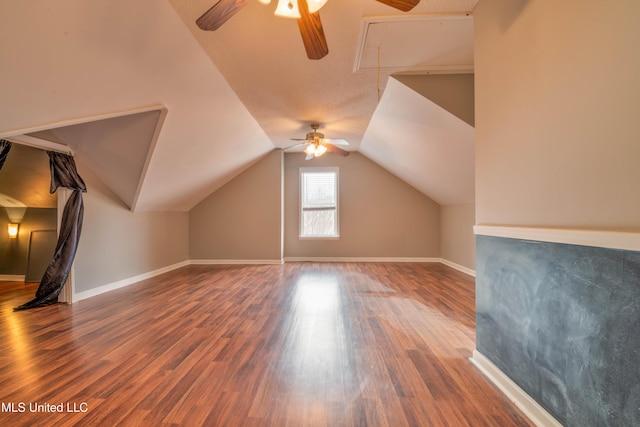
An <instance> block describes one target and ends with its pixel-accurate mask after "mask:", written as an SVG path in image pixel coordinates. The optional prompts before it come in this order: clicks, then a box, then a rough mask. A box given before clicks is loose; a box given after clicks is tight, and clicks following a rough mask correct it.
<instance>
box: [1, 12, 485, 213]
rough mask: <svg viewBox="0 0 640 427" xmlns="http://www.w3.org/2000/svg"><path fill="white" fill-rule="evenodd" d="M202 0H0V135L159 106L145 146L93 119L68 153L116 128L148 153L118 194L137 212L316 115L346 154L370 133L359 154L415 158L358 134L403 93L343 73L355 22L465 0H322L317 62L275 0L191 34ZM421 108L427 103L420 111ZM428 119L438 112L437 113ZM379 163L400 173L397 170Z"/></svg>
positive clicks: (376, 125) (82, 123)
mask: <svg viewBox="0 0 640 427" xmlns="http://www.w3.org/2000/svg"><path fill="white" fill-rule="evenodd" d="M214 1H215V0H168V1H165V0H94V1H91V2H87V1H85V0H58V1H56V2H51V1H48V0H30V1H28V2H1V3H0V52H1V53H2V55H0V85H1V86H0V92H1V93H2V98H3V102H2V103H0V137H12V136H16V135H21V134H32V133H34V132H41V131H46V130H50V129H54V128H61V127H70V126H76V125H77V126H78V127H77V128H74V129H75V131H74V132H70V133H69V134H75V135H76V136H77V135H80V134H84V133H86V132H87V130H88V127H91V128H92V129H94V130H95V128H96V127H95V126H94V125H91V124H90V123H91V122H100V123H102V124H104V123H105V122H103V121H104V120H106V119H112V118H116V117H120V116H122V117H125V116H128V115H130V114H132V113H135V112H139V111H149V110H150V109H151V108H152V107H153V108H157V106H160V107H161V108H165V109H166V111H167V114H166V117H165V119H164V121H163V123H162V127H161V129H160V132H159V135H157V141H156V143H155V145H153V144H152V145H149V144H150V141H149V140H148V138H146V137H145V138H138V137H134V136H133V135H134V134H135V132H125V134H124V135H123V134H121V133H119V131H120V125H121V123H120V124H117V125H113V126H111V128H109V127H108V126H107V127H102V125H99V126H98V128H100V129H101V131H100V132H99V135H97V136H95V138H93V140H92V141H83V142H82V144H81V145H82V150H80V149H79V150H78V151H79V152H80V151H84V152H85V153H89V152H92V151H93V150H95V151H96V152H100V151H101V150H102V151H103V152H104V150H107V149H108V148H109V147H108V145H109V143H108V141H109V140H110V137H108V135H118V137H122V138H123V140H126V141H127V142H126V144H125V143H123V145H124V146H127V144H132V145H131V149H132V150H133V151H134V152H135V153H137V154H136V156H137V158H138V160H140V158H141V157H140V156H141V154H140V153H148V154H149V157H148V159H146V161H145V162H143V163H144V164H143V165H142V166H141V169H140V171H139V173H140V174H139V175H138V176H139V177H140V178H139V180H138V183H137V185H139V187H138V188H135V189H134V188H132V187H133V185H134V184H131V183H129V184H128V187H127V188H122V189H121V190H120V194H121V198H123V199H126V200H127V201H128V202H127V204H131V205H132V207H133V208H134V209H135V210H138V211H154V210H156V211H166V210H180V211H187V210H189V209H191V208H192V207H193V206H194V205H195V204H197V203H198V202H199V201H200V200H202V199H203V198H204V197H206V196H207V195H208V194H210V193H211V192H213V191H215V190H216V189H217V188H219V187H220V186H222V185H224V183H226V182H228V181H229V180H230V179H231V178H233V177H234V176H236V175H237V174H238V173H240V172H241V171H242V170H244V169H245V168H246V167H248V166H249V165H251V164H252V163H253V162H255V161H256V160H258V159H259V158H261V156H263V155H264V154H266V153H267V152H269V151H270V150H272V149H273V148H274V147H285V146H289V145H290V144H291V141H290V138H293V137H303V136H304V134H305V133H306V132H307V131H308V130H309V129H308V125H309V123H310V122H319V123H321V124H322V125H323V128H322V132H323V133H324V134H325V135H326V136H327V137H328V138H345V139H348V140H349V141H350V143H351V146H350V147H349V149H350V150H358V149H360V144H361V142H362V141H363V137H364V136H365V134H369V135H370V137H371V138H370V139H369V141H370V146H369V147H368V148H365V147H363V148H365V150H364V151H363V152H364V153H365V154H366V155H368V156H369V157H370V158H372V159H376V158H379V157H380V153H381V152H382V151H380V150H382V147H383V146H387V147H389V146H392V147H393V149H394V150H404V151H406V153H418V152H419V150H416V145H415V144H420V141H419V139H417V138H413V139H411V138H410V139H409V141H405V143H403V144H398V145H395V146H394V145H393V144H392V142H393V141H391V140H387V141H382V140H380V136H379V135H378V136H376V137H375V138H373V136H374V135H376V133H377V132H373V131H371V132H372V133H370V132H369V130H368V129H369V128H371V127H372V126H373V128H372V129H380V128H384V126H385V125H384V123H385V122H386V121H387V120H393V116H394V115H395V114H396V113H397V112H398V111H402V107H401V106H399V105H395V103H396V102H404V101H405V97H404V96H400V97H386V98H385V97H382V98H381V96H382V94H383V93H384V88H385V86H386V84H387V78H388V75H387V73H385V72H380V73H377V72H358V73H354V72H353V69H354V64H355V60H356V56H357V54H358V40H359V36H360V32H361V28H362V23H363V19H364V18H370V17H389V16H397V15H402V16H403V17H406V16H410V15H414V16H421V15H432V14H457V15H459V14H462V15H464V14H466V13H468V12H470V11H472V9H473V7H474V6H475V3H476V1H477V0H437V1H434V0H422V1H421V2H420V4H419V5H418V6H417V7H416V8H415V9H414V10H413V11H411V12H409V13H408V14H403V13H401V12H398V11H396V10H395V9H393V8H390V7H388V6H385V5H383V4H381V3H378V2H376V1H375V0H350V1H345V0H340V1H338V0H329V1H328V3H327V4H326V5H325V7H324V8H323V9H322V10H321V11H320V16H321V18H322V22H323V25H324V31H325V34H326V38H327V42H328V45H329V54H328V55H327V56H326V57H325V58H323V59H322V60H319V61H311V60H309V59H307V58H306V55H305V52H304V48H303V45H302V42H301V38H300V34H299V30H298V28H297V24H296V22H295V21H293V20H287V19H283V18H279V17H276V16H274V15H273V10H274V8H275V4H271V5H269V6H264V5H262V4H260V3H259V2H257V1H255V2H250V3H249V4H248V5H247V6H246V7H245V8H244V9H242V10H241V11H240V12H239V13H238V14H236V15H235V16H233V17H232V18H231V19H230V20H229V21H228V22H227V23H225V24H224V25H223V26H222V28H220V29H219V30H217V31H215V32H205V31H202V30H200V29H198V28H197V27H196V25H195V20H196V19H197V18H198V17H199V16H200V15H201V14H202V13H203V12H204V11H206V10H207V9H208V8H209V7H210V6H211V5H212V4H213V3H214ZM378 36H379V35H378ZM382 36H383V37H384V34H383V35H382ZM438 43H439V41H438V40H423V39H421V38H419V37H416V36H411V35H410V36H407V40H406V45H407V47H408V48H409V47H411V48H412V50H414V51H415V46H416V45H418V46H420V45H424V46H425V49H427V48H428V46H429V44H431V45H432V48H433V45H434V44H435V45H437V44H438ZM400 44H402V43H400ZM398 50H400V51H399V52H395V53H396V54H398V55H399V56H400V57H401V56H402V49H400V48H398ZM418 86H419V85H417V86H414V87H418ZM444 98H447V96H444ZM415 102H416V103H418V104H421V103H426V104H429V103H430V101H428V100H426V99H424V100H423V101H417V100H416V101H415ZM436 103H438V102H437V101H436ZM471 103H472V101H471ZM438 104H439V105H440V106H441V107H443V108H444V110H445V112H446V111H449V109H448V108H447V107H446V106H444V105H442V104H440V103H438ZM430 108H431V109H432V110H433V111H438V112H439V111H440V110H438V109H436V108H435V107H433V106H431V107H426V106H420V109H421V110H422V111H429V109H430ZM455 114H456V113H455V112H453V115H454V117H455ZM434 117H437V118H438V120H445V117H447V115H446V114H444V115H439V114H437V115H436V116H434ZM416 120H417V122H418V123H417V124H415V127H412V129H413V131H414V132H416V133H417V134H420V133H421V132H422V133H425V132H426V131H425V130H424V129H423V128H422V127H421V126H420V125H419V123H420V122H425V123H426V122H427V121H425V120H423V119H421V118H416ZM433 120H436V118H434V119H433ZM433 120H431V123H432V124H433ZM446 120H448V119H446ZM456 120H459V119H457V118H456ZM463 120H465V119H464V118H463ZM467 122H468V120H467ZM112 123H115V122H112ZM434 126H435V125H434ZM85 127H87V129H85ZM60 137H61V136H60V135H58V137H55V138H58V139H59V138H60ZM55 138H53V139H55ZM374 139H375V141H376V143H375V144H374V143H372V142H371V141H374ZM412 141H413V144H414V145H412ZM446 141H447V139H446V138H444V139H442V141H441V143H442V144H446ZM65 143H68V145H70V146H74V144H75V145H76V146H78V144H79V143H78V142H77V141H73V142H72V141H65ZM92 144H94V145H92ZM101 144H102V146H100V145H101ZM380 144H382V145H380ZM390 144H391V145H390ZM134 145H135V147H134ZM365 146H366V144H365ZM149 147H151V148H152V149H151V152H148V151H147V148H149ZM433 153H434V152H431V155H434V154H433ZM439 153H440V154H444V153H445V150H442V151H439ZM464 155H465V156H467V155H468V153H466V154H464ZM116 157H117V156H114V158H116ZM95 160H96V161H100V158H99V156H98V157H97V158H96V159H95ZM423 160H426V159H423ZM140 163H141V162H140V161H138V162H137V164H138V165H140ZM115 164H117V162H115V161H114V162H111V164H106V163H105V164H98V165H93V166H92V169H100V168H103V169H104V170H103V171H102V172H101V173H102V174H103V175H105V176H110V175H113V174H118V167H117V166H114V165H115ZM383 166H384V167H386V168H387V169H389V170H390V171H391V172H392V173H395V174H396V175H398V176H403V171H404V169H403V167H402V165H398V164H390V163H389V164H386V165H383ZM130 172H131V173H130V175H131V176H134V177H135V176H136V174H137V173H138V171H130ZM414 174H415V175H414V176H411V177H406V178H405V179H406V180H407V182H409V183H411V184H412V185H414V186H415V187H416V188H419V189H422V191H431V190H429V188H431V187H429V185H422V183H423V181H425V180H428V179H431V180H432V179H433V178H432V177H431V176H428V175H425V174H424V173H423V171H420V170H419V168H418V169H416V170H414ZM467 175H468V173H466V172H465V176H467ZM130 181H131V182H133V181H135V180H130ZM416 183H417V184H416ZM119 184H121V183H118V182H115V183H112V184H111V185H110V186H112V187H113V186H116V187H117V186H118V185H119ZM431 184H433V183H431ZM436 184H437V183H436ZM112 189H113V188H112ZM115 191H116V190H114V192H115ZM437 191H439V190H437ZM437 191H436V192H437ZM425 194H427V195H428V196H431V197H435V196H434V195H432V194H429V193H426V192H425ZM454 199H455V200H458V198H457V197H456V198H454ZM443 200H446V198H445V199H443Z"/></svg>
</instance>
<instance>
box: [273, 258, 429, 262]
mask: <svg viewBox="0 0 640 427" xmlns="http://www.w3.org/2000/svg"><path fill="white" fill-rule="evenodd" d="M284 261H285V262H440V261H441V259H440V258H422V257H418V258H411V257H409V258H407V257H400V258H393V257H390V258H387V257H285V258H284Z"/></svg>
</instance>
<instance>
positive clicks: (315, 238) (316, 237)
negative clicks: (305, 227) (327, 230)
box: [298, 236, 340, 240]
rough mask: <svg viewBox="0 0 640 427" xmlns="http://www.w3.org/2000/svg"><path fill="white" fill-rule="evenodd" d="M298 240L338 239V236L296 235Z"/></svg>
mask: <svg viewBox="0 0 640 427" xmlns="http://www.w3.org/2000/svg"><path fill="white" fill-rule="evenodd" d="M298 240H340V236H298Z"/></svg>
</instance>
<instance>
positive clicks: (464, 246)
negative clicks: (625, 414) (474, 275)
mask: <svg viewBox="0 0 640 427" xmlns="http://www.w3.org/2000/svg"><path fill="white" fill-rule="evenodd" d="M475 214H476V209H475V205H474V204H469V205H447V206H441V208H440V239H441V243H440V257H441V258H443V259H445V260H447V261H451V262H453V263H456V264H458V265H461V266H463V267H467V268H469V269H471V270H475V268H476V239H475V235H474V234H473V226H474V224H475Z"/></svg>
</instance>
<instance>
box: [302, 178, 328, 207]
mask: <svg viewBox="0 0 640 427" xmlns="http://www.w3.org/2000/svg"><path fill="white" fill-rule="evenodd" d="M302 186H303V187H302V207H303V208H305V207H329V206H335V205H336V174H335V173H334V172H305V173H303V174H302Z"/></svg>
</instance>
